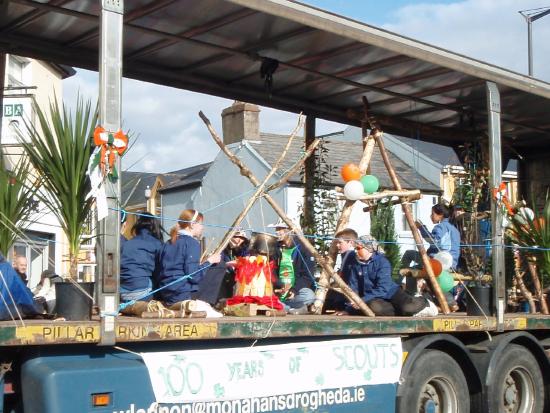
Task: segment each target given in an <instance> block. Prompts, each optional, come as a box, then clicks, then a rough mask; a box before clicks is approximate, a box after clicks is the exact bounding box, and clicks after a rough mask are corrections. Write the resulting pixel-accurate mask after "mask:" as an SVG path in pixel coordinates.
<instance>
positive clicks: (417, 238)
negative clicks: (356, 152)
mask: <svg viewBox="0 0 550 413" xmlns="http://www.w3.org/2000/svg"><path fill="white" fill-rule="evenodd" d="M376 140H377V143H378V149H380V154H381V155H382V159H383V161H384V164H385V165H386V169H387V170H388V174H389V175H390V178H391V180H392V182H393V185H394V186H395V189H396V190H398V191H401V190H402V189H403V188H401V184H400V183H399V179H398V178H397V174H396V173H395V170H394V169H393V166H392V164H391V162H390V158H389V156H388V153H387V152H386V147H385V146H384V141H383V139H382V134H380V135H378V136H377V137H376ZM402 201H403V203H402V204H401V208H402V209H403V212H404V213H405V218H406V219H407V223H408V224H409V227H410V228H411V231H412V234H413V238H414V242H415V243H416V245H417V247H418V252H419V253H420V257H421V258H422V264H423V265H424V268H425V269H426V272H427V273H428V278H429V280H430V283H431V286H432V290H433V292H434V294H435V297H436V298H437V301H438V302H439V306H440V307H441V310H442V311H443V313H444V314H449V305H448V304H447V300H445V296H444V295H443V292H442V291H441V288H440V287H439V284H438V283H437V281H436V279H435V274H434V272H433V269H432V266H431V265H430V261H429V259H428V254H427V253H426V249H425V248H424V241H423V239H422V237H421V235H420V231H419V230H418V228H417V227H416V224H415V222H414V218H413V214H412V211H411V207H410V205H409V204H407V203H405V199H402Z"/></svg>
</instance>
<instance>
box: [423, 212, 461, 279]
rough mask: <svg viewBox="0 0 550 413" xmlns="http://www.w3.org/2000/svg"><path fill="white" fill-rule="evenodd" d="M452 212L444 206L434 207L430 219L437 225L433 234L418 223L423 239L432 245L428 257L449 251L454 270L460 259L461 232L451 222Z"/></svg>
mask: <svg viewBox="0 0 550 413" xmlns="http://www.w3.org/2000/svg"><path fill="white" fill-rule="evenodd" d="M449 216H450V211H449V208H447V207H446V206H445V205H443V204H437V205H434V206H433V207H432V213H431V215H430V219H431V220H432V222H433V223H434V224H435V227H434V228H433V229H432V232H431V233H430V232H428V229H427V228H426V227H425V226H424V225H422V224H421V223H420V222H416V226H417V228H418V229H419V230H420V234H421V235H422V237H423V238H424V239H425V240H426V241H427V242H428V243H429V244H430V247H429V248H428V251H427V253H428V255H429V256H430V257H433V256H434V255H435V254H437V253H438V252H439V251H447V252H449V253H450V254H451V256H452V257H453V268H456V266H457V264H458V259H459V258H460V232H459V231H458V229H457V228H456V227H455V226H454V225H453V224H451V223H450V222H449Z"/></svg>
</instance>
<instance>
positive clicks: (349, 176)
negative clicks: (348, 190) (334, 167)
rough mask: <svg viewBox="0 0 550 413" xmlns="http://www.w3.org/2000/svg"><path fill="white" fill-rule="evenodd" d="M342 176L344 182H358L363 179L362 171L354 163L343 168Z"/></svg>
mask: <svg viewBox="0 0 550 413" xmlns="http://www.w3.org/2000/svg"><path fill="white" fill-rule="evenodd" d="M340 174H341V175H342V179H343V180H344V182H349V181H358V180H359V179H360V178H361V171H360V170H359V167H358V166H357V165H355V164H354V163H347V164H345V165H344V166H342V170H341V171H340Z"/></svg>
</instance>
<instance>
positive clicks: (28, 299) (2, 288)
mask: <svg viewBox="0 0 550 413" xmlns="http://www.w3.org/2000/svg"><path fill="white" fill-rule="evenodd" d="M0 271H1V272H2V279H0V295H1V296H2V297H1V299H0V320H11V319H12V318H15V319H16V320H18V319H19V315H18V314H17V311H16V307H17V309H18V310H19V312H20V313H21V315H22V316H26V315H34V314H38V311H37V310H36V308H35V306H34V302H33V299H32V293H31V290H29V289H28V288H27V286H26V285H25V284H24V283H23V281H22V280H21V278H20V277H19V275H17V273H16V272H15V270H14V269H13V267H12V265H11V264H10V263H8V262H6V261H5V260H4V257H3V256H2V255H1V254H0ZM8 290H9V292H8ZM10 294H11V296H10ZM6 305H7V307H6Z"/></svg>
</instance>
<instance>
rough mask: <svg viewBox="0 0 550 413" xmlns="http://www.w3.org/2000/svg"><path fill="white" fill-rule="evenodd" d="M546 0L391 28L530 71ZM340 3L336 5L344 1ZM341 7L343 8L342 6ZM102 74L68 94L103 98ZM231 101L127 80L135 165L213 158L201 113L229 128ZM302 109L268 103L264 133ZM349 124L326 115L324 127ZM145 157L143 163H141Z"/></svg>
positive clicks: (127, 162)
mask: <svg viewBox="0 0 550 413" xmlns="http://www.w3.org/2000/svg"><path fill="white" fill-rule="evenodd" d="M541 5H542V4H541V3H540V0H521V1H520V0H465V1H460V2H456V3H451V4H416V5H410V6H406V7H402V8H400V9H397V10H396V11H395V13H394V14H393V16H392V17H393V21H392V22H391V23H388V24H386V25H385V26H384V28H386V29H388V30H391V31H394V32H396V33H400V34H403V35H406V36H409V37H412V38H415V39H418V40H422V41H424V42H427V43H431V44H434V45H437V46H441V47H444V48H446V49H449V50H452V51H455V52H458V53H462V54H464V55H467V56H470V57H474V58H477V59H480V60H484V61H487V62H489V63H493V64H497V65H500V66H504V67H506V68H510V69H512V70H515V71H518V72H521V73H525V72H526V70H527V63H526V62H527V52H526V49H527V46H526V23H525V21H524V20H523V18H522V17H521V16H520V15H519V14H518V13H517V11H518V10H519V9H529V8H535V7H540V6H541ZM336 6H337V5H335V7H336ZM334 11H335V12H338V10H334ZM549 20H550V16H548V17H546V18H544V20H540V21H537V22H536V23H534V24H533V35H534V60H535V66H534V69H535V75H536V76H538V77H540V78H542V79H545V80H550V69H549V68H550V44H548V42H546V39H549V38H550V24H547V23H548V21H549ZM97 77H98V76H97V73H94V72H88V71H85V70H79V71H78V74H77V75H76V76H74V77H72V78H69V79H67V80H66V81H65V82H64V92H65V93H64V96H65V97H66V99H67V100H66V101H67V102H68V103H69V104H72V103H73V102H74V97H75V96H76V92H77V90H79V91H80V93H81V94H82V95H84V96H88V97H91V98H93V99H96V96H97V90H98V86H97V85H98V81H97ZM230 104H231V101H230V100H227V99H221V98H217V97H213V96H208V95H202V94H199V93H193V92H188V91H183V90H178V89H173V88H168V87H162V86H158V85H154V84H147V83H143V82H139V81H135V80H129V79H125V80H124V82H123V104H122V108H123V109H122V110H123V127H124V130H127V129H128V128H129V129H130V130H131V131H133V132H134V134H135V135H134V137H135V138H138V136H139V138H138V139H139V141H138V142H137V143H136V144H135V146H134V147H133V148H132V150H131V151H130V152H129V153H128V154H127V156H126V157H125V158H124V160H123V167H125V168H128V167H129V166H131V165H134V164H135V165H134V166H132V168H131V169H132V170H134V171H148V172H167V171H170V170H176V169H181V168H185V167H188V166H192V165H196V164H199V163H203V162H208V161H210V160H212V159H213V158H214V156H215V155H216V153H217V151H218V149H217V146H216V145H215V144H214V143H213V141H212V139H211V138H210V135H209V133H208V131H207V130H206V127H205V126H204V125H203V123H202V121H201V120H200V119H199V117H198V115H197V114H198V111H199V110H202V111H203V112H204V113H205V114H206V115H207V116H208V117H209V118H210V120H211V121H212V123H213V125H214V127H215V128H216V129H217V130H218V132H220V133H221V111H222V109H223V108H225V107H227V106H229V105H230ZM296 120H297V116H296V115H295V114H289V113H287V112H282V111H278V110H274V109H270V108H262V112H261V117H260V125H261V130H262V131H263V132H271V133H281V134H288V133H290V131H291V130H292V129H293V128H294V127H295V125H296ZM343 128H344V127H343V126H342V125H339V124H335V123H333V122H327V121H318V124H317V133H318V134H324V133H329V132H333V131H336V130H341V129H343ZM136 162H137V163H136Z"/></svg>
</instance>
